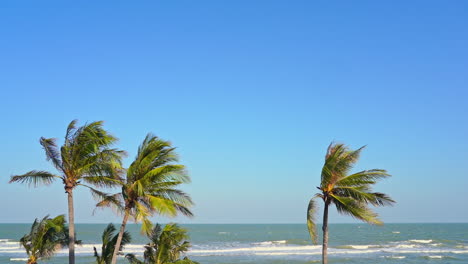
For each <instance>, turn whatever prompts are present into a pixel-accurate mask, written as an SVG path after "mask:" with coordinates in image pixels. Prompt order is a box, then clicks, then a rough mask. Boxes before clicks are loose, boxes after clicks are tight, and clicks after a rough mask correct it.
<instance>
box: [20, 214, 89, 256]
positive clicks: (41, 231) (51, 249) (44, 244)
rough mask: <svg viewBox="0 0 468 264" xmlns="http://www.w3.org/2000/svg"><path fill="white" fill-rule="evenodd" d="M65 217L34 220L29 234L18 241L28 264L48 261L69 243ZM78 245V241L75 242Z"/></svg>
mask: <svg viewBox="0 0 468 264" xmlns="http://www.w3.org/2000/svg"><path fill="white" fill-rule="evenodd" d="M65 222H66V221H65V216H64V215H59V216H57V217H55V218H49V216H45V217H44V218H42V219H40V220H39V219H36V220H35V221H34V223H33V224H32V226H31V230H30V232H29V234H26V235H24V236H23V237H22V238H21V239H20V244H21V246H22V247H23V248H24V249H25V250H26V254H27V255H28V263H37V261H38V260H40V259H48V258H50V257H52V256H53V255H54V253H55V252H56V251H58V250H59V249H60V248H62V247H66V246H67V245H68V243H69V237H68V228H67V227H66V226H65ZM75 243H77V244H79V243H81V242H80V241H75Z"/></svg>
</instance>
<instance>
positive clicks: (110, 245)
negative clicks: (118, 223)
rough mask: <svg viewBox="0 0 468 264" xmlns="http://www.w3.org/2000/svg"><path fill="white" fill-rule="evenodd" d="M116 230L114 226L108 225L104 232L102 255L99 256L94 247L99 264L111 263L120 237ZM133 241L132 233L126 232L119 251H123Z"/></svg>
mask: <svg viewBox="0 0 468 264" xmlns="http://www.w3.org/2000/svg"><path fill="white" fill-rule="evenodd" d="M116 230H117V229H116V228H115V226H114V225H113V224H108V225H107V227H106V229H104V232H102V248H101V255H99V253H98V252H97V249H96V247H94V257H96V263H97V264H109V263H111V261H112V254H113V253H114V249H115V244H116V243H117V238H118V236H119V234H118V233H116V232H115V231H116ZM131 239H132V238H131V236H130V233H128V232H127V231H125V232H124V234H123V236H122V242H121V243H120V248H119V251H121V250H122V248H123V247H124V246H125V245H126V244H128V243H130V241H131Z"/></svg>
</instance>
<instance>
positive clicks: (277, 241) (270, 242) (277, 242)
mask: <svg viewBox="0 0 468 264" xmlns="http://www.w3.org/2000/svg"><path fill="white" fill-rule="evenodd" d="M253 244H254V245H262V246H269V245H281V244H286V240H276V241H264V242H258V243H253Z"/></svg>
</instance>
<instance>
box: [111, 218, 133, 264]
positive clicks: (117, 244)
mask: <svg viewBox="0 0 468 264" xmlns="http://www.w3.org/2000/svg"><path fill="white" fill-rule="evenodd" d="M129 215H130V212H129V211H128V210H125V214H124V218H123V221H122V225H121V226H120V232H119V236H118V237H117V243H115V248H114V253H113V254H112V261H111V263H112V264H116V263H117V254H118V253H119V249H120V244H121V243H122V237H123V233H124V232H125V226H126V225H127V221H128V217H129Z"/></svg>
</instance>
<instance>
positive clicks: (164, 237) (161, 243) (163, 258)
mask: <svg viewBox="0 0 468 264" xmlns="http://www.w3.org/2000/svg"><path fill="white" fill-rule="evenodd" d="M148 238H149V239H150V243H148V244H146V246H145V251H144V253H143V257H144V261H141V260H139V259H137V258H136V256H135V255H133V254H127V255H125V257H126V258H127V260H128V261H129V262H130V263H131V264H149V263H151V264H197V263H198V262H195V261H193V260H190V259H189V258H187V257H184V258H182V259H181V258H180V257H181V254H184V253H185V252H187V251H188V250H189V248H190V246H191V245H190V242H189V241H187V239H188V238H189V237H188V235H187V230H185V229H184V228H182V227H180V226H179V225H177V224H167V225H166V226H165V227H164V229H162V228H161V226H160V225H159V224H156V225H155V227H154V228H153V230H152V231H151V232H150V234H148Z"/></svg>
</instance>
